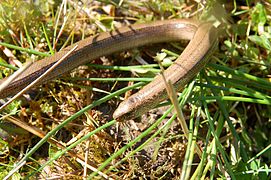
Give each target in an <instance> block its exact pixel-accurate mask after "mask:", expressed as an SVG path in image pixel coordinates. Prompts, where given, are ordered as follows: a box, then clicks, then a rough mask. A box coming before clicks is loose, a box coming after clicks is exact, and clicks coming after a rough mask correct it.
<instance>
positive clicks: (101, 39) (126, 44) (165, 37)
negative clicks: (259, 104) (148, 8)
mask: <svg viewBox="0 0 271 180" xmlns="http://www.w3.org/2000/svg"><path fill="white" fill-rule="evenodd" d="M181 39H185V40H190V42H189V44H188V46H187V47H186V48H185V50H184V51H183V53H182V54H181V55H180V57H179V58H178V59H177V60H176V61H175V62H174V64H173V65H171V66H170V67H169V68H168V69H167V70H166V71H165V76H166V79H167V80H170V81H171V83H173V84H174V86H175V88H176V89H180V88H181V87H183V86H185V85H186V84H187V83H188V82H189V81H190V80H191V79H192V78H193V77H194V76H195V75H196V74H197V73H198V72H199V71H200V70H201V69H202V68H203V67H204V65H205V64H206V63H207V61H208V59H209V56H210V54H211V52H212V51H213V49H214V47H215V46H216V43H217V30H216V28H215V27H213V25H212V24H211V23H200V22H198V21H194V20H182V19H181V20H165V21H157V22H152V23H146V24H137V25H131V26H127V27H123V28H120V29H117V30H116V31H113V32H110V33H101V34H99V35H96V36H93V37H89V38H87V39H84V40H81V41H79V42H78V43H76V44H74V45H77V46H78V47H77V48H76V50H75V51H73V52H72V53H71V54H70V55H69V56H68V57H67V58H66V59H65V60H64V61H63V62H62V63H60V65H59V66H57V67H56V68H55V69H54V70H53V71H52V72H50V74H48V75H47V76H46V77H45V78H44V79H43V81H42V82H40V83H39V84H42V83H44V82H46V81H49V80H51V79H53V78H56V77H58V76H60V75H62V74H64V73H66V72H68V71H70V70H72V69H74V68H76V67H77V66H79V65H82V64H86V63H89V62H91V60H93V59H96V58H99V57H100V56H105V55H109V54H112V53H114V52H118V51H123V50H126V49H131V48H134V47H138V46H142V45H146V44H153V43H159V42H170V41H178V40H181ZM74 45H72V46H69V47H67V48H65V49H63V50H61V51H60V52H58V53H56V54H55V55H53V56H51V57H47V58H44V59H43V60H40V61H37V62H35V63H33V64H32V65H31V66H30V67H29V68H27V69H26V71H24V72H23V73H21V74H20V75H19V76H18V77H17V78H16V79H15V80H13V81H12V82H11V83H10V84H9V85H8V86H7V87H6V88H5V89H4V90H3V91H1V92H0V98H5V97H7V96H10V95H14V94H15V93H17V92H18V91H20V90H21V89H23V88H24V87H26V86H27V85H28V84H29V83H31V82H32V81H34V80H35V79H36V78H37V77H39V76H40V75H41V74H43V73H44V72H45V71H46V70H47V69H48V68H50V67H51V66H52V65H53V64H54V63H55V62H57V61H58V60H59V59H60V58H61V57H62V56H64V54H66V53H67V52H68V51H69V50H70V49H71V48H72V47H74ZM4 81H5V79H3V80H1V81H0V84H1V83H3V82H4ZM166 97H167V94H166V90H165V83H164V82H163V80H162V78H161V76H160V75H158V76H157V77H156V78H155V79H154V80H153V81H152V82H151V83H149V84H148V85H146V86H145V87H144V88H143V89H142V90H140V91H139V92H138V93H136V94H134V95H132V96H131V97H130V98H128V99H127V100H125V101H123V102H122V103H121V104H120V105H119V107H118V109H117V110H116V111H115V113H114V115H113V117H114V118H115V119H118V120H125V119H131V118H135V117H137V116H139V115H141V114H142V113H145V112H147V111H148V110H149V109H151V108H154V107H155V106H156V105H157V104H158V103H159V102H161V101H162V100H164V99H166Z"/></svg>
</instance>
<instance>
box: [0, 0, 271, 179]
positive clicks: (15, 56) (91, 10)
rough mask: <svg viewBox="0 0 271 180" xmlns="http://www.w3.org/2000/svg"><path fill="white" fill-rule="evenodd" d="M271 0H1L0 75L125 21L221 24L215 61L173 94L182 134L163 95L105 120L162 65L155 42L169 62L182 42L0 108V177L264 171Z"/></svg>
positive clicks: (91, 68) (81, 73)
mask: <svg viewBox="0 0 271 180" xmlns="http://www.w3.org/2000/svg"><path fill="white" fill-rule="evenodd" d="M270 9H271V1H270V0H267V1H256V0H246V1H236V0H232V1H225V2H224V3H222V2H216V1H202V2H201V3H198V1H184V0H179V1H163V0H157V1H152V0H149V1H146V0H136V1H134V0H126V1H116V0H114V1H113V0H112V1H111V0H97V1H71V0H67V1H53V0H50V1H44V0H40V1H34V2H30V1H16V0H3V1H1V4H0V39H1V41H0V49H1V51H0V52H1V53H0V79H1V78H4V77H6V76H9V75H11V74H12V73H13V72H14V71H16V70H17V69H18V68H19V67H21V65H22V63H25V62H26V61H28V60H38V59H42V58H44V57H46V56H49V55H50V54H54V53H55V52H57V51H59V50H61V49H62V48H63V47H66V46H68V45H70V44H73V43H74V42H77V41H79V40H81V39H84V38H85V37H88V36H91V35H94V34H96V33H99V32H103V31H112V30H114V29H116V28H118V27H121V26H124V25H127V24H134V23H141V22H149V21H155V20H161V19H176V18H194V19H200V20H202V21H213V22H215V25H219V29H221V35H220V37H219V46H218V49H217V50H216V51H215V53H214V55H213V57H212V58H211V61H210V63H209V64H208V65H207V67H206V68H204V69H203V70H202V71H201V72H200V73H199V75H198V76H197V77H196V78H195V79H194V80H193V81H192V82H191V83H190V84H188V85H187V86H186V87H185V89H184V90H183V92H180V93H179V94H178V100H179V103H180V107H181V109H182V111H181V112H182V113H180V114H183V118H184V119H185V120H186V123H187V125H188V128H189V132H188V134H186V135H187V136H188V139H187V138H186V135H184V133H183V130H182V128H181V122H180V121H181V120H177V118H176V115H175V112H176V111H172V110H173V109H174V108H173V107H172V106H171V105H170V103H169V102H164V103H162V104H161V105H159V107H158V108H157V109H155V110H152V111H150V112H149V113H148V114H146V115H144V116H143V117H141V118H140V119H136V120H129V121H127V122H124V123H118V122H116V121H115V120H112V113H113V111H114V109H116V107H117V104H118V103H119V102H120V101H121V100H122V99H123V98H122V97H123V96H124V95H123V93H125V92H126V94H125V96H129V94H131V93H132V92H134V91H132V90H136V89H138V88H141V87H142V86H143V85H144V84H146V82H149V81H151V79H152V78H153V77H154V75H155V74H156V73H157V72H159V66H158V65H157V63H156V62H155V61H154V60H153V59H154V58H153V57H155V56H156V53H157V54H158V55H157V57H162V59H163V61H165V62H167V63H168V61H169V63H171V61H172V60H174V59H176V57H177V56H178V55H179V54H180V52H181V50H182V49H183V48H184V44H183V43H180V42H176V43H169V44H159V45H155V46H148V47H144V48H138V49H134V50H129V51H126V52H121V53H116V54H113V55H111V56H108V57H101V58H100V59H97V60H95V61H94V62H93V63H91V64H88V65H86V66H81V67H78V68H77V69H75V70H74V71H72V72H71V73H68V74H66V75H65V76H64V77H61V78H60V79H58V80H54V81H52V82H50V83H46V84H44V85H42V86H40V87H37V88H34V89H33V90H31V91H29V95H28V96H23V97H20V98H18V99H17V100H15V101H14V102H13V103H12V104H10V105H9V106H8V107H7V108H5V110H4V111H1V112H0V120H1V123H0V128H1V130H0V136H1V141H0V153H1V154H0V155H1V156H0V162H1V165H0V168H1V171H0V179H3V178H4V177H6V176H7V175H8V174H9V175H11V176H12V178H14V179H20V178H31V179H32V178H40V179H45V178H70V179H81V178H82V179H83V178H85V179H92V178H97V179H98V178H101V177H102V178H106V179H110V178H112V179H132V178H135V179H139V178H141V179H143V178H144V179H158V178H159V179H199V178H201V179H207V178H208V179H217V178H221V179H226V178H229V177H230V178H231V179H270V173H271V165H270V163H271V150H270V148H271V140H270V139H269V137H270V136H271V131H270V129H271V121H270V119H271V106H270V105H271V96H270V92H271V82H270V72H271V71H270V62H271V55H270V51H271V44H270V39H271V36H270V34H271V26H270V22H271V14H270V12H271V10H270ZM105 51H106V50H105ZM138 59H144V60H145V61H147V62H149V63H150V64H149V65H139V61H138V62H137V60H138ZM131 76H132V78H131ZM127 84H129V86H128V87H126V86H127ZM122 87H124V88H122ZM3 102H4V100H0V103H3ZM179 119H182V118H181V117H180V116H179ZM14 124H16V125H17V126H15V125H14ZM19 126H20V127H21V128H19ZM22 128H23V129H22ZM198 149H201V151H197V150H198Z"/></svg>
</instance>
